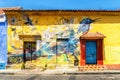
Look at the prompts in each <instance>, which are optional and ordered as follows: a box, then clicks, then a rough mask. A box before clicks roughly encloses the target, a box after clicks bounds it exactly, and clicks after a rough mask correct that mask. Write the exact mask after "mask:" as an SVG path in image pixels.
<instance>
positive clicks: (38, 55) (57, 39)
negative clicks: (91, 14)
mask: <svg viewBox="0 0 120 80" xmlns="http://www.w3.org/2000/svg"><path fill="white" fill-rule="evenodd" d="M38 18H39V17H38ZM97 20H98V19H91V18H83V19H82V20H81V21H80V23H79V24H74V18H66V17H59V18H57V19H56V23H54V24H53V25H38V23H39V21H38V20H35V18H34V17H32V16H28V15H26V14H23V15H22V16H21V17H20V18H19V17H18V16H16V17H15V16H14V17H13V16H11V17H9V20H8V24H9V26H8V65H13V64H16V65H18V66H21V65H22V64H23V62H24V61H25V64H26V65H34V66H41V65H46V64H47V65H49V64H53V65H62V64H74V60H78V61H79V55H80V48H79V47H80V43H79V37H80V36H81V35H82V34H85V33H87V32H88V31H89V30H90V24H91V23H93V22H95V21H97ZM21 34H22V35H36V34H37V35H41V38H42V39H41V40H37V41H35V42H24V43H23V40H22V39H20V38H19V35H21ZM23 44H24V47H23ZM23 50H25V51H24V52H25V57H24V53H23ZM24 59H25V60H24Z"/></svg>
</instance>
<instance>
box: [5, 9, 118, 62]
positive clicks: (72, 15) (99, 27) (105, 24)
mask: <svg viewBox="0 0 120 80" xmlns="http://www.w3.org/2000/svg"><path fill="white" fill-rule="evenodd" d="M26 14H29V17H30V19H31V20H32V22H33V24H34V26H29V25H25V24H24V18H23V16H24V15H23V14H21V13H19V12H16V13H15V12H14V13H13V12H7V17H8V52H10V53H14V54H19V53H22V50H23V41H22V40H20V39H19V36H18V35H20V34H24V35H27V34H32V35H34V34H40V35H41V36H42V40H48V41H50V40H52V39H55V38H56V35H54V34H55V33H57V32H58V33H60V32H65V31H67V30H68V26H69V27H71V28H73V29H74V31H75V32H77V28H78V26H79V22H80V21H81V20H82V19H83V18H84V17H89V18H91V19H96V18H100V19H99V20H98V21H97V22H95V23H93V24H91V29H90V32H100V33H102V34H104V35H105V36H106V38H105V39H104V56H103V57H104V64H120V37H119V35H120V18H119V17H120V13H119V12H40V11H39V12H32V11H31V12H26ZM14 17H15V18H16V22H15V24H14V25H13V24H11V18H14ZM63 18H64V19H68V20H71V19H72V20H73V23H72V24H70V23H69V24H63V23H62V20H63ZM36 21H37V22H36ZM33 27H34V30H33ZM11 28H16V33H17V35H15V36H14V31H12V30H11ZM48 31H49V33H51V34H53V36H52V39H48V38H47V39H46V37H45V32H48ZM67 34H69V32H66V33H65V34H64V35H67ZM80 35H81V34H77V35H75V36H76V38H79V37H80ZM51 42H52V41H51ZM11 45H13V46H15V47H16V48H19V49H20V50H15V49H14V48H13V47H11ZM51 45H54V41H53V43H51ZM77 45H78V47H77V48H76V51H78V52H80V48H79V44H77ZM78 57H79V56H78ZM71 59H72V60H73V58H71ZM44 60H45V59H44ZM44 60H43V61H44ZM36 63H37V62H36ZM72 63H73V62H72Z"/></svg>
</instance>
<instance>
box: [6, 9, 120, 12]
mask: <svg viewBox="0 0 120 80" xmlns="http://www.w3.org/2000/svg"><path fill="white" fill-rule="evenodd" d="M4 11H5V12H21V11H23V12H39V11H40V12H51V11H54V12H59V11H60V12H120V10H72V9H51V10H50V9H48V10H24V9H20V10H4Z"/></svg>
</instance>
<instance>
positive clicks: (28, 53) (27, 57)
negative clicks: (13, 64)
mask: <svg viewBox="0 0 120 80" xmlns="http://www.w3.org/2000/svg"><path fill="white" fill-rule="evenodd" d="M35 51H36V42H24V53H23V54H24V56H23V59H24V62H26V61H32V60H35V59H36V55H35V54H33V53H34V52H35Z"/></svg>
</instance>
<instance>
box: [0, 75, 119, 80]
mask: <svg viewBox="0 0 120 80" xmlns="http://www.w3.org/2000/svg"><path fill="white" fill-rule="evenodd" d="M0 80H120V74H94V75H93V74H89V75H88V74H79V75H67V74H63V75H40V74H36V75H2V74H1V75H0Z"/></svg>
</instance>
